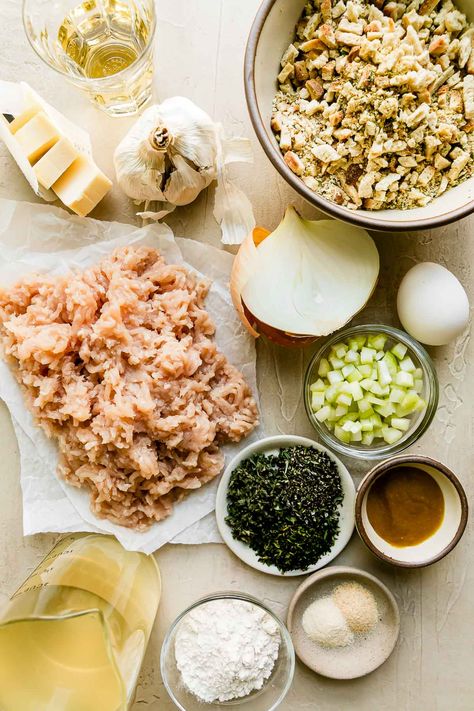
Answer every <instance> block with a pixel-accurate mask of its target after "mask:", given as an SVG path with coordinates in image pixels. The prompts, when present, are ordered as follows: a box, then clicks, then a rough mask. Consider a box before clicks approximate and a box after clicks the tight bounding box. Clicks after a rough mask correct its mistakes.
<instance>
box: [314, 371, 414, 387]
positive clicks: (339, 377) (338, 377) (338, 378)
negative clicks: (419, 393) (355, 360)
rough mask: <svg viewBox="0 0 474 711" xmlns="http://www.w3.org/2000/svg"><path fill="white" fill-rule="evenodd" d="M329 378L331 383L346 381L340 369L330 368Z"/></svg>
mask: <svg viewBox="0 0 474 711" xmlns="http://www.w3.org/2000/svg"><path fill="white" fill-rule="evenodd" d="M328 380H329V382H330V383H331V385H335V384H336V383H342V382H344V376H343V374H342V372H341V371H340V370H330V371H329V373H328ZM412 385H413V383H412Z"/></svg>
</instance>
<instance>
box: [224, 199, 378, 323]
mask: <svg viewBox="0 0 474 711" xmlns="http://www.w3.org/2000/svg"><path fill="white" fill-rule="evenodd" d="M241 250H242V254H241V255H240V258H239V255H237V258H236V264H235V267H234V271H233V284H232V287H233V292H234V293H233V298H234V303H236V301H239V299H240V301H241V302H243V304H244V305H245V306H246V308H247V309H248V311H249V312H250V313H251V314H252V316H253V317H255V320H256V321H260V322H262V323H264V324H267V325H268V326H270V327H272V328H274V329H278V330H280V331H282V332H284V333H287V334H294V335H295V336H326V335H328V334H330V333H333V332H334V331H336V330H337V329H339V328H341V327H342V326H344V325H345V324H346V323H347V322H348V321H350V319H351V318H352V317H353V316H354V315H355V314H356V313H357V312H358V311H360V310H361V309H362V308H363V307H364V306H365V304H366V303H367V301H368V300H369V298H370V296H371V294H372V292H373V290H374V288H375V285H376V283H377V277H378V274H379V268H380V261H379V254H378V251H377V248H376V246H375V243H374V241H373V239H372V238H371V237H370V235H369V234H368V233H367V232H366V231H365V230H363V229H361V228H359V227H354V226H351V225H347V224H344V223H342V222H337V221H335V220H320V221H310V220H305V219H303V218H302V217H300V215H298V213H297V212H296V210H295V209H294V208H293V207H289V208H288V209H287V211H286V214H285V217H284V219H283V221H282V222H281V223H280V225H279V226H278V227H277V229H276V230H275V231H274V232H272V233H271V234H270V235H269V236H268V237H266V238H265V239H264V240H263V241H261V242H260V243H259V244H258V245H255V243H254V241H253V238H252V235H250V236H249V237H248V238H247V240H246V242H244V243H243V244H242V246H241ZM239 303H240V302H239ZM238 310H239V312H242V311H243V309H242V304H241V303H240V309H238ZM242 315H243V314H242V313H241V316H242ZM244 318H245V316H244ZM245 321H246V323H245V325H246V326H247V328H248V327H249V326H250V324H249V322H248V320H247V319H245ZM252 331H253V329H252ZM254 335H255V332H254Z"/></svg>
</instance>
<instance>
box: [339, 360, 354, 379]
mask: <svg viewBox="0 0 474 711" xmlns="http://www.w3.org/2000/svg"><path fill="white" fill-rule="evenodd" d="M354 372H355V365H352V363H349V364H348V365H345V366H344V367H343V368H342V374H343V376H344V377H345V378H347V377H348V376H349V375H350V374H351V373H354Z"/></svg>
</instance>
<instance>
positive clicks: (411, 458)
mask: <svg viewBox="0 0 474 711" xmlns="http://www.w3.org/2000/svg"><path fill="white" fill-rule="evenodd" d="M397 464H424V465H426V466H429V467H432V468H433V469H436V471H438V472H439V473H440V474H442V475H443V476H445V477H446V478H447V479H449V481H450V482H451V484H453V486H454V488H455V490H456V493H457V495H458V497H459V502H460V504H461V518H460V521H459V526H458V528H457V531H456V533H455V534H454V536H453V538H452V539H451V541H450V542H449V543H448V545H447V546H445V547H444V548H442V549H441V550H440V551H439V552H438V553H436V554H435V555H433V556H431V557H430V558H426V559H425V560H422V561H419V562H414V561H402V560H397V559H396V558H392V557H390V556H388V555H386V554H385V553H383V552H382V551H381V550H380V549H379V548H377V546H376V545H375V544H374V543H373V542H372V541H371V539H370V537H369V535H368V533H367V531H366V528H365V525H364V522H363V518H362V504H363V502H364V501H365V498H366V496H367V494H368V492H369V489H370V487H371V486H372V484H373V483H374V481H375V480H376V479H378V478H379V477H380V476H382V475H383V474H385V473H386V472H387V471H389V470H390V469H392V468H393V467H394V466H396V465H397ZM468 517H469V504H468V501H467V496H466V492H465V491H464V487H463V485H462V484H461V482H460V481H459V479H458V478H457V476H456V475H455V474H454V472H453V471H451V469H449V468H448V467H447V466H446V465H445V464H443V463H442V462H440V461H438V460H437V459H434V458H433V457H428V456H426V455H423V454H401V455H397V456H395V457H389V458H388V459H386V460H384V461H383V462H379V463H378V464H376V465H375V466H374V467H373V468H372V469H371V470H370V471H369V472H367V474H366V475H365V477H364V478H363V479H362V481H361V482H360V484H359V487H358V489H357V495H356V503H355V519H356V528H357V533H358V534H359V536H360V537H361V539H362V541H363V542H364V543H365V545H366V546H367V548H368V549H369V550H370V551H371V552H372V553H373V554H374V555H376V556H377V558H380V560H383V561H384V562H385V563H390V564H391V565H394V566H396V567H399V568H426V567H427V566H428V565H433V563H437V562H438V561H439V560H441V559H442V558H444V557H445V556H446V555H448V553H450V552H451V551H452V550H453V549H454V548H455V547H456V546H457V544H458V543H459V541H460V540H461V538H462V536H463V533H464V531H465V529H466V526H467V521H468Z"/></svg>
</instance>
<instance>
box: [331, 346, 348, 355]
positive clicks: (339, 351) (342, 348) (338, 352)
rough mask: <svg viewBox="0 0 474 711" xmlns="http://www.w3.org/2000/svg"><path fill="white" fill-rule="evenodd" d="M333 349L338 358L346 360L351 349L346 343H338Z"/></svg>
mask: <svg viewBox="0 0 474 711" xmlns="http://www.w3.org/2000/svg"><path fill="white" fill-rule="evenodd" d="M332 349H333V351H334V353H335V354H336V358H344V356H345V355H346V353H347V351H348V350H349V347H348V346H347V345H346V344H345V343H336V345H335V346H333V347H332Z"/></svg>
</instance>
